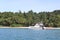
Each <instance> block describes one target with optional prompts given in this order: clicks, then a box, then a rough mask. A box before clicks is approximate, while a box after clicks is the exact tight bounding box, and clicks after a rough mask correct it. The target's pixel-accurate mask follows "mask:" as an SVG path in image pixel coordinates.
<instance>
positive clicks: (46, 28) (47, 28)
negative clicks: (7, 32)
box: [0, 27, 60, 30]
mask: <svg viewBox="0 0 60 40" xmlns="http://www.w3.org/2000/svg"><path fill="white" fill-rule="evenodd" d="M0 28H29V29H32V28H31V27H0ZM38 29H39V28H38ZM49 29H60V27H57V28H55V27H45V29H44V30H49Z"/></svg>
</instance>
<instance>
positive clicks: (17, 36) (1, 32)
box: [0, 28, 60, 40]
mask: <svg viewBox="0 0 60 40" xmlns="http://www.w3.org/2000/svg"><path fill="white" fill-rule="evenodd" d="M0 40H60V30H34V29H24V28H23V29H20V28H0Z"/></svg>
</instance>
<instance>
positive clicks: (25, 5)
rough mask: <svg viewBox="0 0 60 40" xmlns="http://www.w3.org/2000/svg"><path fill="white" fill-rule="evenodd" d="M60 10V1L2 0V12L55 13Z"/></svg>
mask: <svg viewBox="0 0 60 40" xmlns="http://www.w3.org/2000/svg"><path fill="white" fill-rule="evenodd" d="M59 9H60V0H0V11H1V12H2V11H13V12H16V11H19V10H21V11H26V12H27V11H29V10H33V11H35V12H40V11H53V10H59Z"/></svg>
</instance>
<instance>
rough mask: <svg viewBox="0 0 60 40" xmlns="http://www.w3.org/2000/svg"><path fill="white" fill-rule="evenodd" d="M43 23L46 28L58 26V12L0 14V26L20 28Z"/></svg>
mask: <svg viewBox="0 0 60 40" xmlns="http://www.w3.org/2000/svg"><path fill="white" fill-rule="evenodd" d="M41 21H42V22H43V23H44V25H45V26H46V27H59V26H60V10H55V11H53V12H39V13H36V12H33V11H32V10H30V11H28V12H23V13H22V12H21V11H19V12H0V26H10V27H21V26H23V27H24V26H27V27H28V26H31V25H34V24H35V23H38V22H41Z"/></svg>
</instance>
